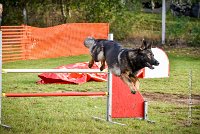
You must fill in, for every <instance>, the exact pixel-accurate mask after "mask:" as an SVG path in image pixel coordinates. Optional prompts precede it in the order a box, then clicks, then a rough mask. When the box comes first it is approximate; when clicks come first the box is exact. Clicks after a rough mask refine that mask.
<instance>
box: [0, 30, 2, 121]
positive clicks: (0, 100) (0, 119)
mask: <svg viewBox="0 0 200 134" xmlns="http://www.w3.org/2000/svg"><path fill="white" fill-rule="evenodd" d="M1 111H2V31H1V30H0V124H2V123H1V122H2V115H1V114H2V113H1Z"/></svg>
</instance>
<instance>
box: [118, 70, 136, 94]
mask: <svg viewBox="0 0 200 134" xmlns="http://www.w3.org/2000/svg"><path fill="white" fill-rule="evenodd" d="M120 78H121V79H122V80H123V81H124V83H126V84H127V85H128V87H129V88H130V90H131V93H132V94H135V93H136V91H135V89H134V88H133V86H134V85H133V82H132V80H131V79H130V77H129V76H128V74H126V73H123V74H121V76H120Z"/></svg>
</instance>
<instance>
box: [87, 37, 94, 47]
mask: <svg viewBox="0 0 200 134" xmlns="http://www.w3.org/2000/svg"><path fill="white" fill-rule="evenodd" d="M94 45H95V39H94V38H93V37H87V38H86V39H85V40H84V46H85V47H87V48H90V47H91V46H94Z"/></svg>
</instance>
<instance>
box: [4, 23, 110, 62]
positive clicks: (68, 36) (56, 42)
mask: <svg viewBox="0 0 200 134" xmlns="http://www.w3.org/2000/svg"><path fill="white" fill-rule="evenodd" d="M8 27H9V26H8ZM8 27H4V30H3V46H5V45H7V44H9V45H10V46H11V45H12V47H13V44H11V42H9V43H7V40H8V39H7V37H6V38H4V36H7V34H9V40H13V38H14V36H16V35H12V33H13V30H12V29H10V28H9V31H8V30H7V29H8ZM19 28H20V29H22V30H23V31H24V32H23V33H20V31H22V30H20V31H16V30H15V31H16V32H15V34H17V35H19V34H20V38H19V41H18V44H19V45H20V46H21V47H19V48H20V49H21V51H19V53H20V52H21V55H22V58H21V59H41V58H55V57H62V56H74V55H80V54H88V49H87V48H85V46H84V45H83V41H84V39H85V38H86V37H87V36H92V37H94V38H102V39H107V38H108V33H109V24H108V23H69V24H63V25H58V26H54V27H48V28H37V27H31V26H21V27H19ZM19 28H18V29H19ZM15 39H16V38H15ZM6 43H7V44H6ZM14 43H15V42H14ZM15 53H16V52H15ZM13 56H14V55H13ZM3 57H4V55H3ZM12 58H13V57H12Z"/></svg>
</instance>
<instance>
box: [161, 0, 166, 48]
mask: <svg viewBox="0 0 200 134" xmlns="http://www.w3.org/2000/svg"><path fill="white" fill-rule="evenodd" d="M165 21H166V4H165V0H162V45H164V44H165Z"/></svg>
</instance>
